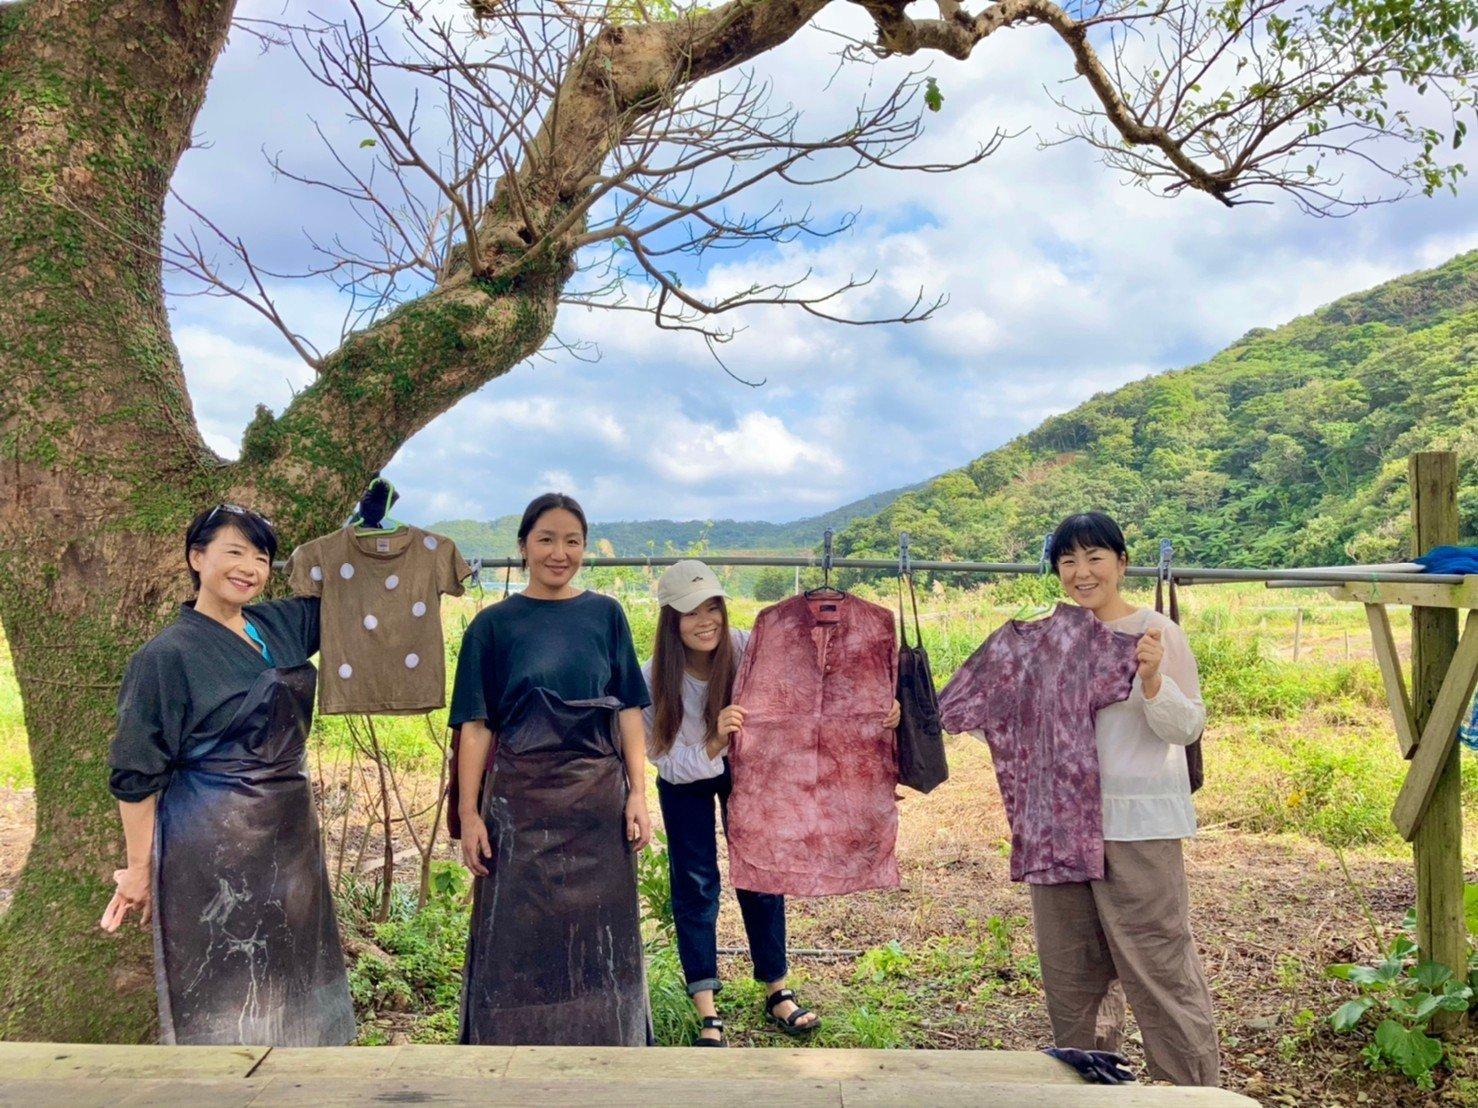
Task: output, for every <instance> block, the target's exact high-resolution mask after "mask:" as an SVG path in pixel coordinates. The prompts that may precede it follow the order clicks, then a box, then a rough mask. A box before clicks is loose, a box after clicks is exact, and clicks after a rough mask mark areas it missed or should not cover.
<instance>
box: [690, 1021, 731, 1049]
mask: <svg viewBox="0 0 1478 1108" xmlns="http://www.w3.org/2000/svg"><path fill="white" fill-rule="evenodd" d="M703 1030H704V1031H717V1032H718V1038H716V1039H705V1038H704V1037H703V1036H702V1035H701V1034H700V1035H699V1036H698V1037H697V1038H696V1039H694V1040H693V1045H694V1046H728V1045H729V1039H728V1036H726V1035H725V1034H724V1021H723V1020H721V1019H719V1018H718V1017H717V1016H704V1017H703Z"/></svg>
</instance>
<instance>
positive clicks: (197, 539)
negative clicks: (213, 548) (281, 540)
mask: <svg viewBox="0 0 1478 1108" xmlns="http://www.w3.org/2000/svg"><path fill="white" fill-rule="evenodd" d="M227 527H232V528H234V529H235V530H237V531H239V532H240V533H241V537H242V538H244V539H245V540H246V541H247V542H249V543H251V545H252V546H253V547H254V548H255V549H257V550H260V551H261V552H262V553H263V554H265V555H267V560H268V561H271V560H272V559H273V558H275V557H277V532H276V531H275V530H273V529H272V522H271V521H270V520H269V519H268V518H267V517H266V516H264V515H262V514H261V513H260V512H254V511H252V510H251V509H250V508H243V507H241V505H239V504H217V505H216V506H215V507H214V508H206V509H205V510H204V511H202V512H200V513H199V514H198V515H196V517H195V518H194V519H192V520H191V521H190V526H189V527H187V528H185V568H186V569H187V570H189V571H190V580H191V581H193V582H194V583H195V588H196V589H199V588H200V574H198V573H196V572H195V567H194V566H192V565H191V564H190V552H191V551H193V550H204V549H205V548H206V547H207V546H209V545H210V543H211V540H212V539H214V538H215V537H216V536H217V535H219V534H220V533H221V532H222V531H224V530H225V529H226V528H227Z"/></svg>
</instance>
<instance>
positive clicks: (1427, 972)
mask: <svg viewBox="0 0 1478 1108" xmlns="http://www.w3.org/2000/svg"><path fill="white" fill-rule="evenodd" d="M1411 976H1412V978H1413V979H1415V981H1416V983H1417V984H1418V985H1420V986H1421V987H1422V988H1424V989H1429V990H1430V989H1435V988H1436V987H1437V986H1438V985H1440V984H1442V982H1444V981H1446V980H1447V979H1448V978H1449V977H1451V976H1452V970H1450V969H1448V968H1447V967H1446V966H1444V965H1443V964H1442V963H1441V962H1423V963H1422V964H1421V965H1419V966H1417V967H1416V969H1414V970H1412V971H1411Z"/></svg>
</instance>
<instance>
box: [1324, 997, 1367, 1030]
mask: <svg viewBox="0 0 1478 1108" xmlns="http://www.w3.org/2000/svg"><path fill="white" fill-rule="evenodd" d="M1374 1003H1375V1000H1374V999H1373V998H1371V997H1368V996H1362V997H1360V998H1358V999H1356V1000H1347V1001H1345V1002H1344V1003H1343V1004H1341V1005H1340V1006H1339V1008H1338V1009H1337V1010H1336V1011H1335V1013H1334V1015H1332V1016H1330V1017H1329V1023H1330V1026H1332V1027H1333V1028H1334V1029H1335V1030H1336V1031H1349V1030H1350V1029H1351V1028H1353V1027H1354V1026H1355V1025H1356V1024H1357V1023H1359V1022H1360V1019H1361V1017H1363V1016H1364V1015H1365V1013H1366V1012H1368V1011H1370V1006H1371V1005H1372V1004H1374Z"/></svg>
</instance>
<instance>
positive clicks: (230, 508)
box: [205, 503, 272, 527]
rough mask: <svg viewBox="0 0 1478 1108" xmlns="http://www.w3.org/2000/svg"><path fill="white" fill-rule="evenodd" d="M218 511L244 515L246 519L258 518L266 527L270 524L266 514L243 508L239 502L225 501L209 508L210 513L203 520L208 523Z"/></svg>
mask: <svg viewBox="0 0 1478 1108" xmlns="http://www.w3.org/2000/svg"><path fill="white" fill-rule="evenodd" d="M218 512H230V513H231V514H232V515H236V516H245V517H246V518H247V519H259V520H261V521H262V522H263V523H265V524H266V525H267V526H268V527H271V526H272V521H271V520H270V519H268V518H267V517H266V516H264V515H262V513H261V512H254V511H252V510H251V509H250V508H243V507H242V506H241V505H240V504H225V503H222V504H217V505H216V506H215V507H214V508H212V509H211V510H210V515H208V516H206V517H205V522H206V523H209V522H210V521H211V520H213V519H215V518H216V514H217V513H218Z"/></svg>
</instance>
